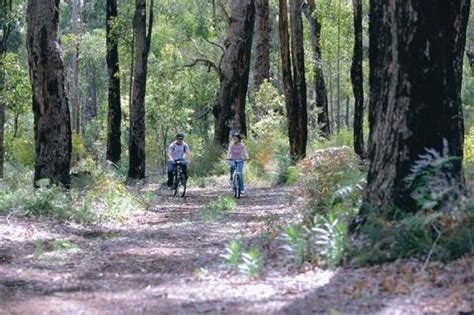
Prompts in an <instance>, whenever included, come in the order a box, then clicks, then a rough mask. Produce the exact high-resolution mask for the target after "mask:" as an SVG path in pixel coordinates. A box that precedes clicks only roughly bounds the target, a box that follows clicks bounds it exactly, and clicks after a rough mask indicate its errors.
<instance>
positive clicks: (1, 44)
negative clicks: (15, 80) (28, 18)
mask: <svg viewBox="0 0 474 315" xmlns="http://www.w3.org/2000/svg"><path fill="white" fill-rule="evenodd" d="M12 8H13V0H1V1H0V29H1V30H2V36H1V37H0V178H3V169H4V164H5V141H4V139H5V108H6V100H5V98H4V96H3V95H4V93H3V90H4V88H5V74H4V70H3V54H4V53H5V52H6V51H7V42H8V38H9V37H10V34H11V33H12V31H13V27H14V23H12V21H10V20H9V19H8V16H7V14H8V12H11V11H12Z"/></svg>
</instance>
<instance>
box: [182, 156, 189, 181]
mask: <svg viewBox="0 0 474 315" xmlns="http://www.w3.org/2000/svg"><path fill="white" fill-rule="evenodd" d="M181 169H182V170H183V174H184V179H185V180H187V179H188V166H187V165H186V162H185V161H183V162H182V163H181Z"/></svg>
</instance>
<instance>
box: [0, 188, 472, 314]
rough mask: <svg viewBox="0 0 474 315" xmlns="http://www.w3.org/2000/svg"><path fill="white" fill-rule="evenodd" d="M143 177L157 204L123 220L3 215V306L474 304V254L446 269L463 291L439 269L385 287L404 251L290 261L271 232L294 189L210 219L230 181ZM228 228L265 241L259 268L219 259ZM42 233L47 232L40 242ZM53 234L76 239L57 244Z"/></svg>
mask: <svg viewBox="0 0 474 315" xmlns="http://www.w3.org/2000/svg"><path fill="white" fill-rule="evenodd" d="M144 189H147V190H156V191H157V193H158V198H157V202H156V204H153V205H152V206H151V207H150V208H149V209H148V210H147V211H146V212H145V213H141V214H139V215H135V216H134V217H133V218H132V219H130V220H128V221H126V222H124V223H122V224H109V225H102V226H100V227H94V228H86V227H83V226H79V225H74V224H58V223H54V222H51V221H45V220H44V219H43V220H33V219H24V218H22V219H18V218H12V217H11V218H8V219H7V218H6V217H4V216H1V217H0V227H1V230H0V235H1V241H0V305H1V307H0V314H31V313H35V314H70V313H74V314H158V313H160V314H196V313H222V314H229V313H232V314H234V313H235V314H241V313H255V314H257V313H258V314H262V313H272V314H306V313H313V314H315V313H316V314H328V313H330V312H332V311H339V312H341V313H344V314H354V313H359V314H367V313H374V312H377V313H381V314H403V313H405V314H406V313H407V312H412V313H415V314H418V313H423V312H425V311H429V309H427V308H426V307H432V305H433V303H431V301H436V302H437V303H440V302H441V306H435V309H434V310H432V312H433V311H434V312H437V311H444V312H448V313H451V312H452V313H453V314H457V312H458V311H467V310H472V309H473V305H472V302H473V301H472V296H471V297H469V294H467V293H466V292H469V291H466V290H471V289H474V288H473V287H472V284H469V283H473V282H474V281H470V280H474V277H473V268H472V267H473V259H472V257H471V258H470V259H464V260H460V261H458V262H455V263H453V265H452V267H451V269H450V270H451V271H452V270H453V269H455V270H458V269H459V270H458V271H459V272H461V273H463V274H464V278H460V279H457V283H458V289H457V291H456V290H455V289H456V288H454V289H453V288H451V287H452V283H450V282H449V281H450V280H452V279H454V278H455V275H456V274H457V273H452V272H451V273H452V275H451V273H448V272H443V271H442V272H440V275H442V276H443V275H444V276H448V278H447V279H444V280H440V281H441V282H439V283H437V285H434V284H431V282H429V281H426V282H423V284H422V285H421V284H420V285H416V283H412V285H413V287H409V288H406V289H404V290H402V289H401V288H398V286H399V284H398V279H395V280H394V281H395V288H391V287H385V284H384V281H386V279H387V275H392V274H397V273H400V270H401V268H405V267H406V265H407V264H408V265H409V263H406V264H404V265H402V264H399V265H396V264H391V265H388V266H379V267H372V268H360V269H357V270H351V269H337V270H329V271H328V270H326V271H325V270H321V269H317V268H316V269H312V270H305V271H304V272H298V271H296V270H293V269H291V268H288V267H287V266H289V264H288V263H287V262H285V259H284V257H283V255H280V254H281V252H280V249H279V247H280V245H281V244H279V243H278V241H275V240H273V238H272V237H269V235H272V234H274V233H275V232H276V231H277V229H276V227H277V226H279V225H284V224H285V223H287V222H289V221H290V220H291V219H292V218H293V217H294V214H295V212H296V211H294V209H292V208H291V206H290V205H289V202H288V198H289V196H290V197H291V198H293V199H294V192H289V191H288V189H287V188H255V189H251V190H250V191H249V195H248V196H246V197H245V198H243V199H241V200H239V201H238V205H237V207H236V208H235V209H234V210H232V211H231V212H229V213H226V214H225V215H223V217H222V218H220V219H219V220H217V221H216V222H214V223H212V222H208V221H205V220H203V219H202V218H201V216H200V215H199V209H200V207H201V206H202V205H203V204H205V203H206V202H208V201H209V200H211V199H213V198H216V197H217V196H219V195H222V194H223V193H226V192H228V190H227V188H226V187H223V185H221V186H220V187H210V188H195V187H192V188H191V189H189V191H188V194H187V198H185V199H180V198H172V197H170V192H169V191H163V190H159V189H158V187H157V186H155V185H152V184H148V185H146V186H145V187H144ZM232 238H239V239H241V240H243V244H244V245H245V246H246V247H249V246H256V247H258V248H260V250H261V251H262V253H263V256H264V259H265V268H264V271H263V275H262V277H261V278H259V279H249V278H247V277H246V276H243V275H240V274H239V273H238V272H236V271H233V270H232V269H230V268H229V267H226V266H224V265H223V263H222V258H220V257H219V255H220V254H221V253H223V251H224V248H225V245H226V243H227V242H228V241H229V240H230V239H232ZM39 240H40V241H41V244H46V245H45V246H44V247H41V250H39V249H38V241H39ZM54 240H70V241H72V242H73V243H74V244H77V247H73V248H71V249H69V250H67V251H62V252H58V251H57V250H56V251H55V250H54ZM412 265H413V269H414V270H415V269H416V268H417V267H416V265H415V264H412ZM384 268H385V269H384ZM456 268H457V269H456ZM463 271H464V272H463ZM415 274H416V273H415ZM466 275H467V278H466ZM368 276H370V279H367V277H368ZM449 277H451V278H449ZM453 277H454V278H453ZM469 277H470V278H469ZM453 281H454V280H453ZM468 281H470V282H468ZM427 288H429V290H428V291H426V289H427ZM461 289H462V290H461ZM397 290H398V291H397ZM470 292H473V291H470ZM448 303H454V304H448ZM425 304H426V305H428V306H426V305H425ZM436 307H437V308H436Z"/></svg>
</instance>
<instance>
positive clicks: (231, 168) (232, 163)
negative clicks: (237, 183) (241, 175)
mask: <svg viewBox="0 0 474 315" xmlns="http://www.w3.org/2000/svg"><path fill="white" fill-rule="evenodd" d="M229 166H230V181H232V174H234V171H235V161H234V160H229Z"/></svg>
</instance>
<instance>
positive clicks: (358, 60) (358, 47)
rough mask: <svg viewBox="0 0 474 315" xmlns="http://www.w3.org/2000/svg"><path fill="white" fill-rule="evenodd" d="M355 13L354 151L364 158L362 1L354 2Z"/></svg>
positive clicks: (353, 74)
mask: <svg viewBox="0 0 474 315" xmlns="http://www.w3.org/2000/svg"><path fill="white" fill-rule="evenodd" d="M352 6H353V11H354V53H353V55H352V65H351V82H352V92H353V93H354V99H355V104H354V131H353V136H354V138H353V140H354V151H355V153H356V154H357V155H358V156H360V157H361V158H364V157H365V155H366V153H365V144H364V129H363V127H364V86H363V75H362V48H363V47H362V0H352Z"/></svg>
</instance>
